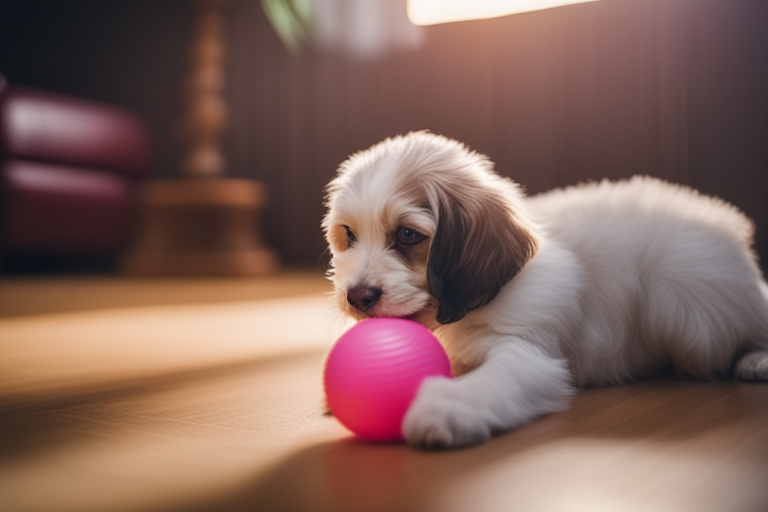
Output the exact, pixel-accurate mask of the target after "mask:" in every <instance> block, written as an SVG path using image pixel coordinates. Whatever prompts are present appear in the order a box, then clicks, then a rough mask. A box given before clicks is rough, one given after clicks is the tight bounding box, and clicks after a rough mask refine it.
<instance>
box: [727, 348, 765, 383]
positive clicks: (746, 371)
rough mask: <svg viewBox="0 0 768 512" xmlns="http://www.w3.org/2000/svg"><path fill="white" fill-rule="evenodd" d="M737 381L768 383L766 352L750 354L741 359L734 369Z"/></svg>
mask: <svg viewBox="0 0 768 512" xmlns="http://www.w3.org/2000/svg"><path fill="white" fill-rule="evenodd" d="M734 377H736V378H737V379H739V380H757V381H768V351H760V352H751V353H749V354H747V355H745V356H744V357H742V358H741V359H740V360H739V362H738V363H736V368H735V369H734Z"/></svg>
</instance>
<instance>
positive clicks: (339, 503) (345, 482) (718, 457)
mask: <svg viewBox="0 0 768 512" xmlns="http://www.w3.org/2000/svg"><path fill="white" fill-rule="evenodd" d="M305 279H307V283H308V286H309V287H310V288H311V287H312V286H314V285H315V284H316V285H317V286H323V285H322V284H321V281H315V280H314V279H315V277H313V276H308V277H306V278H305ZM313 283H314V284H313ZM124 284H125V283H123V282H120V281H116V282H114V283H112V285H111V287H112V289H113V290H115V291H116V293H117V292H119V290H121V286H124ZM210 284H211V283H210V282H209V283H208V285H210ZM1 286H2V283H0V287H1ZM16 286H21V287H22V288H23V283H16ZM35 286H40V287H41V288H40V290H42V291H44V289H45V287H44V286H43V285H41V284H40V283H38V284H36V285H35ZM184 286H186V285H184ZM184 286H182V287H181V288H180V291H179V293H180V297H179V300H178V301H174V300H173V299H172V295H173V291H172V288H173V287H172V286H171V287H169V288H167V289H166V292H167V299H168V300H165V301H164V302H163V304H157V303H156V302H157V301H154V302H153V301H152V300H151V299H150V298H148V299H147V304H148V305H144V306H140V305H138V304H136V303H131V304H127V306H130V307H122V306H121V301H120V299H119V298H113V299H112V301H111V304H112V306H111V307H110V308H102V309H96V310H86V309H85V308H78V310H77V311H69V312H65V311H63V310H62V309H63V308H62V307H59V308H56V307H55V306H54V305H49V306H48V307H50V308H52V310H53V311H56V313H55V314H45V313H44V312H43V311H40V307H38V309H36V310H35V311H34V312H29V311H28V312H27V313H24V312H23V311H22V310H23V309H24V308H23V307H22V306H21V305H18V304H17V313H16V314H9V315H5V318H4V319H1V320H0V351H2V353H3V354H4V356H3V358H2V360H0V383H2V386H1V387H0V496H2V498H1V499H0V510H4V511H5V510H7V511H25V510H29V511H32V510H46V511H81V512H85V511H123V510H126V511H128V510H136V511H150V510H153V511H159V512H166V511H167V512H187V511H189V512H191V511H229V510H255V511H278V510H282V511H329V512H330V511H341V512H344V511H361V512H365V511H446V512H453V511H457V512H458V511H473V512H475V511H478V512H483V511H508V510H520V511H532V512H536V511H590V512H602V511H691V512H694V511H696V512H708V511H712V512H715V511H723V512H726V511H727V512H764V511H766V510H768V385H765V384H748V383H735V382H728V381H721V382H703V381H693V380H687V381H682V380H676V379H672V378H659V379H654V380H648V381H643V382H638V383H633V384H629V385H625V386H617V387H610V388H601V389H590V390H586V391H583V392H582V393H581V394H580V395H579V396H578V397H577V398H576V400H575V401H574V403H573V406H572V407H571V408H570V409H569V410H568V411H566V412H564V413H561V414H556V415H551V416H548V417H545V418H541V419H539V420H537V421H535V422H533V423H531V424H529V425H527V426H525V427H523V428H521V429H518V430H517V431H514V432H511V433H509V434H506V435H503V436H500V437H497V438H495V439H494V440H492V441H491V442H490V443H487V444H486V445H483V446H480V447H475V448H471V449H465V450H459V451H446V452H424V451H418V450H414V449H412V448H409V447H406V446H403V445H399V444H394V445H376V444H366V443H362V442H359V441H357V440H355V439H354V438H352V437H351V436H350V435H349V434H348V433H347V432H346V431H345V430H344V429H343V428H342V427H341V426H339V425H338V424H337V422H336V421H335V420H334V419H332V418H327V417H324V416H323V415H322V389H321V373H322V365H323V360H324V353H325V350H327V347H328V345H329V343H331V342H332V340H333V339H335V336H336V335H337V333H338V332H340V330H341V329H343V328H344V324H343V323H341V322H340V321H339V320H338V319H337V318H335V317H334V316H333V314H332V313H330V309H329V307H328V306H329V304H328V299H327V298H326V297H325V296H324V295H323V294H322V293H313V294H311V295H301V296H296V297H281V298H279V299H275V300H270V299H268V298H267V297H266V296H264V295H261V296H259V297H257V298H256V300H252V298H251V299H249V300H248V301H242V300H240V301H231V300H226V301H224V302H221V303H207V304H206V303H194V304H190V303H189V301H185V300H183V299H184V297H187V298H188V296H189V292H188V291H185V288H184ZM205 286H206V284H205V283H204V282H200V283H197V285H196V286H195V289H196V290H197V291H196V293H198V294H201V295H205V289H204V288H205ZM216 286H219V285H218V284H217V285H216ZM234 286H238V285H237V284H234ZM109 288H110V283H109V280H107V281H105V282H104V284H103V289H102V290H101V291H100V292H99V293H102V292H103V293H108V290H109ZM281 288H282V287H280V286H277V289H281ZM151 290H152V289H151V288H148V289H147V292H148V293H150V295H151ZM301 290H302V291H316V290H312V289H307V288H302V289H301ZM0 293H2V292H0ZM137 293H138V292H137ZM224 295H227V294H224ZM230 296H231V295H230ZM50 298H51V297H49V299H50ZM6 299H7V297H6ZM54 302H55V301H54ZM82 302H87V300H84V299H81V303H82ZM174 302H176V304H174ZM39 305H40V304H39V303H38V306H39ZM123 306H126V304H123ZM292 319H295V321H292ZM179 324H186V327H184V326H183V325H179ZM275 324H276V325H275ZM137 326H138V327H137ZM141 326H144V327H143V328H142V327H141ZM65 331H66V332H65ZM121 331H122V332H129V333H133V334H131V335H130V336H129V335H123V337H122V338H121V337H120V336H118V333H119V332H121ZM177 331H178V332H177ZM174 333H176V334H174ZM65 334H66V336H65ZM132 337H133V338H135V342H133V343H132ZM62 339H64V340H66V341H62ZM62 343H64V344H65V345H66V346H65V347H62V346H61V344H62ZM52 354H53V355H52ZM110 354H115V355H114V357H113V358H114V359H117V360H118V361H113V360H111V359H113V358H111V357H110ZM66 367H70V368H73V370H71V371H65V370H63V369H62V368H66ZM105 369H108V371H106V370H105ZM100 370H101V371H100Z"/></svg>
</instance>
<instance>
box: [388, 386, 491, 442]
mask: <svg viewBox="0 0 768 512" xmlns="http://www.w3.org/2000/svg"><path fill="white" fill-rule="evenodd" d="M454 385H455V383H454V382H451V381H450V380H448V379H440V378H436V379H430V380H428V381H426V382H425V383H424V385H423V386H422V388H421V389H420V390H419V394H418V395H417V397H416V400H414V402H413V404H412V405H411V407H410V409H409V410H408V413H407V414H406V415H405V419H404V420H403V435H404V437H405V439H406V441H407V442H408V443H409V444H411V445H414V446H419V447H423V448H430V449H442V448H458V447H461V446H469V445H474V444H480V443H483V442H485V441H487V440H488V439H489V438H490V437H491V428H490V426H489V425H488V424H487V423H486V422H485V421H484V420H483V419H482V418H481V417H480V416H479V415H478V411H476V410H474V409H473V408H472V407H471V406H468V405H466V404H464V403H462V401H461V400H460V399H459V397H457V396H456V393H455V390H454V389H452V388H453V386H454Z"/></svg>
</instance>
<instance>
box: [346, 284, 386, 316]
mask: <svg viewBox="0 0 768 512" xmlns="http://www.w3.org/2000/svg"><path fill="white" fill-rule="evenodd" d="M380 298H381V288H376V287H373V286H355V287H354V288H351V289H350V290H348V291H347V302H349V303H350V304H351V305H352V306H353V307H355V308H356V309H359V310H360V311H362V312H363V313H367V312H368V311H370V309H371V308H372V307H373V306H375V305H376V303H377V302H379V299H380Z"/></svg>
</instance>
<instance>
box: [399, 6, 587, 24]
mask: <svg viewBox="0 0 768 512" xmlns="http://www.w3.org/2000/svg"><path fill="white" fill-rule="evenodd" d="M595 1H597V0H408V19H410V20H411V22H412V23H413V24H415V25H436V24H438V23H450V22H454V21H466V20H478V19H487V18H496V17H499V16H507V15H509V14H517V13H521V12H529V11H538V10H541V9H550V8H552V7H560V6H562V5H568V4H581V3H586V2H595Z"/></svg>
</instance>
